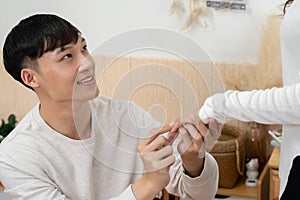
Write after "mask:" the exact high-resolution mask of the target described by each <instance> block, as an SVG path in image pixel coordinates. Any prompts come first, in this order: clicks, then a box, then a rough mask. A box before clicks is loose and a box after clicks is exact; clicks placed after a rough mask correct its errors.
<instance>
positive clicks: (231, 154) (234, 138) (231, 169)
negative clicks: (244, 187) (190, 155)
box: [210, 125, 245, 188]
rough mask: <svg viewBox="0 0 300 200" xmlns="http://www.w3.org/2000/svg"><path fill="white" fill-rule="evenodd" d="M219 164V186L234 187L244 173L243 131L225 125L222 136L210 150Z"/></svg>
mask: <svg viewBox="0 0 300 200" xmlns="http://www.w3.org/2000/svg"><path fill="white" fill-rule="evenodd" d="M210 153H211V154H212V156H213V157H214V158H215V159H216V161H217V163H218V166H219V187H224V188H233V187H234V186H235V185H236V183H237V180H238V178H239V176H242V175H243V174H244V168H245V146H244V135H243V132H242V131H241V130H240V129H239V128H237V127H234V126H230V125H224V127H223V130H222V133H221V136H220V138H219V139H218V141H217V143H216V145H215V146H214V148H213V149H212V150H211V151H210Z"/></svg>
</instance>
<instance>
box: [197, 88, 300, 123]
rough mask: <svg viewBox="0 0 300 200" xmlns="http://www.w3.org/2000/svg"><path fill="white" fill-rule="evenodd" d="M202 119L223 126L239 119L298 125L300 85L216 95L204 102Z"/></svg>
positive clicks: (201, 113)
mask: <svg viewBox="0 0 300 200" xmlns="http://www.w3.org/2000/svg"><path fill="white" fill-rule="evenodd" d="M199 116H200V118H201V119H202V120H203V121H204V122H205V123H207V121H208V118H214V119H216V120H217V121H218V122H220V123H225V122H227V121H229V120H231V119H238V120H241V121H256V122H259V123H263V124H285V125H299V124H300V84H294V85H292V86H287V87H283V88H271V89H266V90H253V91H245V92H239V91H232V90H230V91H227V92H225V93H220V94H215V95H213V96H211V97H209V98H208V99H207V100H206V101H205V103H204V105H203V107H202V108H201V109H200V111H199Z"/></svg>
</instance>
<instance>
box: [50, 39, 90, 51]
mask: <svg viewBox="0 0 300 200" xmlns="http://www.w3.org/2000/svg"><path fill="white" fill-rule="evenodd" d="M81 42H85V39H84V38H83V37H82V38H81ZM73 47H74V45H66V46H62V47H60V48H59V49H58V50H57V51H56V55H58V54H60V53H61V52H63V51H65V50H68V49H71V48H73Z"/></svg>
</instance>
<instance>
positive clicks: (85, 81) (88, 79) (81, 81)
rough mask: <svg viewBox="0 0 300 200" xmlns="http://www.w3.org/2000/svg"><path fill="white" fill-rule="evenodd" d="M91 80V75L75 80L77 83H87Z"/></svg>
mask: <svg viewBox="0 0 300 200" xmlns="http://www.w3.org/2000/svg"><path fill="white" fill-rule="evenodd" d="M91 80H93V77H92V76H90V77H88V78H85V79H82V80H80V81H77V84H84V83H87V82H89V81H91Z"/></svg>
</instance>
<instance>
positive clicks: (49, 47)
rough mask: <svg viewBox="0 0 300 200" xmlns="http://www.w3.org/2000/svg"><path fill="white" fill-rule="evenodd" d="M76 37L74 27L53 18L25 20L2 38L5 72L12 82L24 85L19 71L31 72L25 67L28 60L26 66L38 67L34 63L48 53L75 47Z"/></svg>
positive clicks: (49, 15) (35, 16) (30, 18)
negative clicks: (71, 46) (64, 47)
mask: <svg viewBox="0 0 300 200" xmlns="http://www.w3.org/2000/svg"><path fill="white" fill-rule="evenodd" d="M79 34H80V31H79V30H78V29H77V28H76V27H74V26H73V25H72V24H71V23H69V22H68V21H66V20H65V19H62V18H61V17H59V16H57V15H53V14H35V15H32V16H30V17H27V18H25V19H23V20H21V21H20V22H19V23H18V24H17V25H16V26H15V27H14V28H13V29H12V30H11V31H10V33H9V34H8V35H7V37H6V40H5V43H4V47H3V62H4V66H5V69H6V71H7V72H8V73H9V74H10V75H11V76H12V77H13V78H14V79H15V80H17V81H19V82H21V83H22V84H23V85H25V84H24V82H23V81H22V79H21V70H22V69H23V68H30V67H31V68H34V66H25V63H27V65H28V60H29V61H30V62H29V63H31V64H34V63H35V64H36V65H35V66H38V65H37V62H36V59H38V58H40V57H41V56H42V55H43V54H44V53H46V52H48V51H53V50H54V49H56V48H59V47H62V46H65V45H67V44H70V43H76V42H77V40H78V37H79ZM26 60H27V62H26ZM29 65H30V64H29ZM36 70H38V69H36ZM25 86H26V87H29V86H27V85H25ZM29 88H30V87H29ZM31 89H32V88H31Z"/></svg>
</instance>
